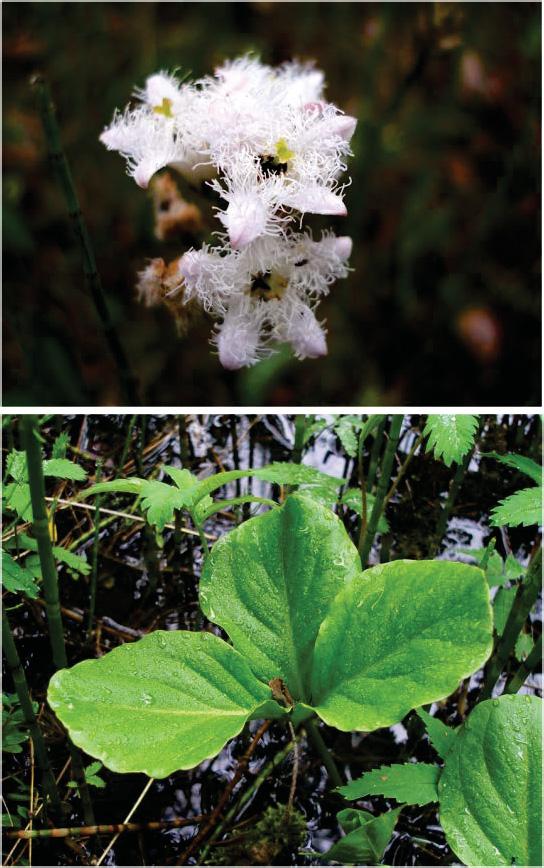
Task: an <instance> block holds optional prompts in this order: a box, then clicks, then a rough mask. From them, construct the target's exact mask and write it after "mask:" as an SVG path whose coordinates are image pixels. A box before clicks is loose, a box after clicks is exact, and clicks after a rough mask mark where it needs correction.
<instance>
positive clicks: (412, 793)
mask: <svg viewBox="0 0 544 868" xmlns="http://www.w3.org/2000/svg"><path fill="white" fill-rule="evenodd" d="M439 777H440V769H439V768H438V766H433V765H429V764H427V763H405V764H403V765H392V766H381V768H379V769H373V770H372V771H370V772H365V774H364V775H363V776H362V777H360V778H357V780H354V781H350V783H349V784H347V785H346V786H345V787H339V788H338V792H339V793H341V795H343V796H344V798H346V799H351V800H355V799H362V798H363V797H364V796H386V797H388V798H390V799H396V800H397V802H402V803H404V804H407V805H427V804H428V803H429V802H437V801H438V790H437V785H438V778H439Z"/></svg>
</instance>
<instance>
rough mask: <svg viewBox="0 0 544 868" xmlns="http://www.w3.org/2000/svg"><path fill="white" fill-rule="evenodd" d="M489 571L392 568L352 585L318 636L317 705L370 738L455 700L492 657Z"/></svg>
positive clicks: (434, 564) (330, 718)
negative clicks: (429, 706)
mask: <svg viewBox="0 0 544 868" xmlns="http://www.w3.org/2000/svg"><path fill="white" fill-rule="evenodd" d="M491 629H492V619H491V607H490V604H489V591H488V587H487V582H486V580H485V576H484V574H483V572H482V571H481V570H479V569H477V568H476V567H471V566H468V565H466V564H459V563H454V562H448V561H404V560H400V561H392V562H390V563H387V564H383V565H380V566H377V567H373V568H372V569H370V570H366V571H365V572H364V573H363V574H362V575H361V576H360V577H358V578H357V579H355V580H354V581H353V582H351V583H350V584H348V585H347V586H346V587H345V588H344V589H343V590H342V591H341V592H340V593H339V594H338V596H337V597H336V599H335V601H334V603H333V604H332V606H331V607H330V610H329V613H328V615H327V617H326V618H325V620H324V621H323V624H322V625H321V628H320V630H319V634H318V637H317V642H316V646H315V653H314V666H313V672H312V689H311V694H312V701H311V705H312V706H313V707H314V708H315V710H316V711H317V713H318V714H319V715H320V717H322V718H323V720H324V721H325V722H326V723H329V724H332V725H333V726H336V727H337V728H338V729H341V730H345V731H348V730H352V729H357V730H366V731H370V730H373V729H377V728H378V727H382V726H389V725H391V724H393V723H396V722H397V721H399V720H401V719H402V718H403V717H404V715H405V714H407V712H408V711H409V710H410V709H411V708H414V707H416V706H419V705H424V704H426V703H428V702H434V701H436V700H438V699H442V698H444V697H445V696H448V695H449V694H450V693H452V692H453V691H454V690H455V688H456V687H457V685H458V683H459V681H460V679H461V678H464V677H466V676H468V675H470V674H472V673H473V672H474V671H475V670H476V669H478V668H479V667H480V666H481V665H482V664H483V663H484V662H485V660H487V658H488V657H489V654H490V652H491V647H492V641H491Z"/></svg>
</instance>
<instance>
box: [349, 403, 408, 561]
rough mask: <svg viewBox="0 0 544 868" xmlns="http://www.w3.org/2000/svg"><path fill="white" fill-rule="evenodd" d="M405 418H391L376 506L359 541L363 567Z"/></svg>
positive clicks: (397, 416)
mask: <svg viewBox="0 0 544 868" xmlns="http://www.w3.org/2000/svg"><path fill="white" fill-rule="evenodd" d="M403 419H404V416H403V415H402V414H400V413H396V414H394V415H393V418H392V420H391V428H390V429H389V440H388V441H387V445H386V447H385V452H384V454H383V459H382V466H381V470H380V478H379V481H378V487H377V489H376V499H375V500H374V506H373V507H372V512H371V514H370V519H369V522H368V527H367V530H366V533H365V536H364V539H363V540H360V543H359V554H360V556H361V565H362V567H363V569H365V567H366V566H367V563H368V556H369V554H370V550H371V548H372V543H373V542H374V537H375V536H376V531H377V529H378V522H379V520H380V517H381V514H382V512H383V509H384V505H385V498H386V495H387V486H388V485H389V480H390V479H391V470H392V469H393V461H394V460H395V452H396V450H397V445H398V442H399V435H400V431H401V428H402V422H403Z"/></svg>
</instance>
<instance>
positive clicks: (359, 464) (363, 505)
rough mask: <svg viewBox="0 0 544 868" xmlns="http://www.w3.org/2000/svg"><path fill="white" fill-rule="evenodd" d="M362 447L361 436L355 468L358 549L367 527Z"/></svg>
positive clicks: (363, 443)
mask: <svg viewBox="0 0 544 868" xmlns="http://www.w3.org/2000/svg"><path fill="white" fill-rule="evenodd" d="M364 445H365V438H364V437H363V436H362V435H359V449H358V454H357V468H358V473H359V485H360V488H361V525H360V527H359V547H361V546H362V545H363V541H364V538H365V534H366V529H367V525H368V502H367V497H366V487H367V483H366V480H365V472H364V467H363V452H364Z"/></svg>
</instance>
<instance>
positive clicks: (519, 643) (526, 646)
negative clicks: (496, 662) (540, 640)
mask: <svg viewBox="0 0 544 868" xmlns="http://www.w3.org/2000/svg"><path fill="white" fill-rule="evenodd" d="M533 646H534V643H533V640H532V638H531V636H530V635H529V633H520V634H519V636H518V638H517V639H516V647H515V651H514V653H515V655H516V660H519V662H520V663H522V662H523V661H524V660H527V657H528V656H529V654H530V653H531V651H532V650H533Z"/></svg>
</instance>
